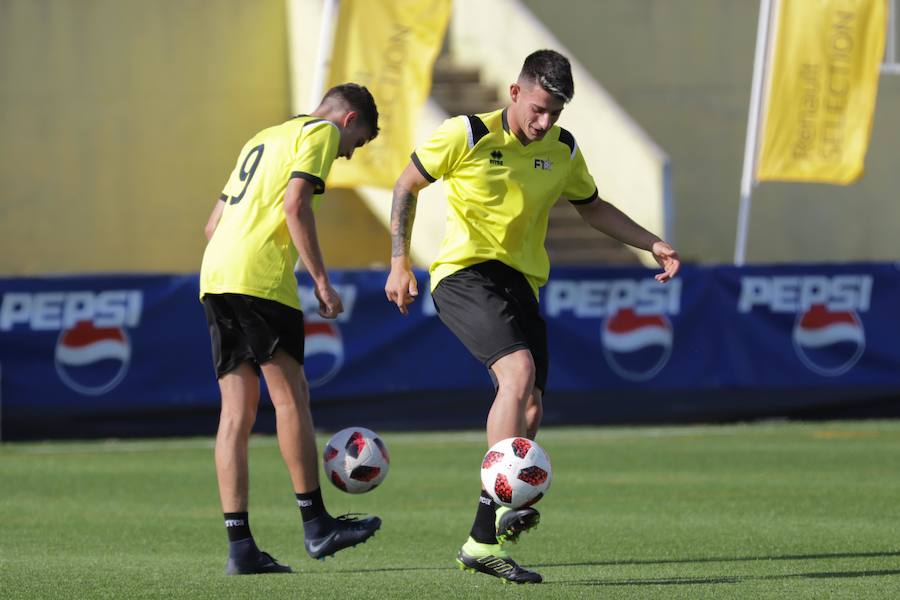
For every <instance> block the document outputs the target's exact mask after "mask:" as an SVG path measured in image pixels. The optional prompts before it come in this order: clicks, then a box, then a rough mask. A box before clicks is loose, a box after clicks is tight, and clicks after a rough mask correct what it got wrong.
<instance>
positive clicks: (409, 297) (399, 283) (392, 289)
mask: <svg viewBox="0 0 900 600" xmlns="http://www.w3.org/2000/svg"><path fill="white" fill-rule="evenodd" d="M384 295H385V296H387V299H388V301H389V302H393V303H394V304H396V305H397V310H399V311H400V314H401V315H403V316H404V317H405V316H406V315H408V314H409V309H408V308H407V307H408V306H409V305H410V304H412V303H413V302H415V300H416V296H418V295H419V284H418V282H417V281H416V276H415V274H414V273H413V272H412V269H411V268H410V267H409V264H408V259H407V260H405V261H396V260H391V272H390V274H389V275H388V278H387V283H385V284H384Z"/></svg>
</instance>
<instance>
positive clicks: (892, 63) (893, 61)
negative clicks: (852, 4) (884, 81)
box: [881, 0, 900, 75]
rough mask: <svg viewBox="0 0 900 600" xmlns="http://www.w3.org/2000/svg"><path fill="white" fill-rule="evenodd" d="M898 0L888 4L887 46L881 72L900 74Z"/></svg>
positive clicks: (892, 0)
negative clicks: (899, 59) (899, 60)
mask: <svg viewBox="0 0 900 600" xmlns="http://www.w3.org/2000/svg"><path fill="white" fill-rule="evenodd" d="M898 18H900V17H898V16H897V0H891V3H890V4H888V25H887V46H886V47H885V51H884V63H882V65H881V72H882V73H885V74H890V75H900V62H897V58H898V57H897V19H898Z"/></svg>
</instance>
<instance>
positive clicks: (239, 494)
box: [215, 362, 291, 575]
mask: <svg viewBox="0 0 900 600" xmlns="http://www.w3.org/2000/svg"><path fill="white" fill-rule="evenodd" d="M219 389H220V390H221V393H222V410H221V413H220V415H219V429H218V432H217V434H216V448H215V455H216V475H217V477H218V482H219V497H220V498H221V501H222V512H223V513H224V517H225V529H226V531H227V532H228V546H229V548H228V563H227V564H226V566H225V572H226V573H227V574H228V575H246V574H255V573H289V572H290V571H291V569H290V567H288V566H287V565H281V564H279V563H278V562H277V561H276V560H275V559H274V558H272V556H271V555H269V554H268V553H266V552H262V551H261V550H260V549H259V548H257V546H256V542H255V541H254V539H253V534H252V533H251V532H250V518H249V515H248V511H247V506H248V496H249V482H248V479H249V478H248V465H247V446H248V443H249V439H250V431H251V430H252V429H253V423H254V422H255V421H256V410H257V407H258V406H259V378H258V377H257V376H256V372H255V371H254V370H253V368H252V367H251V366H250V364H249V363H246V362H243V363H241V364H240V365H238V366H237V368H235V369H234V370H233V371H230V372H228V373H225V374H224V375H222V377H220V378H219Z"/></svg>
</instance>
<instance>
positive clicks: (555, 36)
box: [0, 0, 900, 440]
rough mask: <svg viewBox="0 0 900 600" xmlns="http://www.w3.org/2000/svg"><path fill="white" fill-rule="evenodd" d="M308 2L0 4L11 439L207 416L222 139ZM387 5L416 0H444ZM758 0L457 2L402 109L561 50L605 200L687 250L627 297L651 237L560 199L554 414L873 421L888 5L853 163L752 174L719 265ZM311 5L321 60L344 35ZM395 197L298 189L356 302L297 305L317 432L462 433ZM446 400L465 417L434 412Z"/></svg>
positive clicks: (484, 99)
mask: <svg viewBox="0 0 900 600" xmlns="http://www.w3.org/2000/svg"><path fill="white" fill-rule="evenodd" d="M766 1H768V0H766ZM327 4H328V3H325V2H322V1H321V0H287V1H285V0H258V1H256V2H253V3H247V2H240V1H236V0H215V1H213V0H206V1H203V0H195V1H177V2H176V1H168V0H159V1H154V2H132V1H120V0H84V1H74V0H72V1H67V0H2V1H0V71H2V74H3V77H2V78H0V131H2V132H3V135H2V136H0V153H2V161H0V179H2V181H4V192H3V195H2V200H0V215H2V219H0V240H2V250H3V251H2V252H0V276H2V279H0V293H2V294H3V305H2V307H0V313H2V314H0V411H2V412H0V427H2V429H0V432H2V438H3V439H5V440H9V439H20V438H32V437H44V436H57V435H72V436H76V437H78V436H91V435H103V436H106V435H143V434H175V433H208V432H210V431H212V429H213V428H214V425H215V412H216V410H217V391H216V388H215V384H214V381H213V380H212V376H211V370H210V367H209V365H208V362H209V359H208V349H207V347H206V345H207V341H206V332H205V330H204V326H203V321H202V314H201V312H200V305H199V303H197V302H196V299H195V298H194V293H195V287H194V286H195V285H196V283H195V279H196V272H197V270H198V265H199V260H200V257H201V255H202V251H203V247H204V238H203V235H202V226H203V223H204V221H205V218H206V215H207V214H208V211H209V210H210V207H211V206H212V204H213V203H214V202H215V201H216V198H217V194H218V192H219V190H220V188H221V186H222V183H223V182H224V180H225V179H226V177H227V175H228V173H229V172H230V169H231V168H232V164H233V160H234V156H235V152H236V150H237V149H238V148H239V147H240V146H241V144H242V143H243V141H244V140H245V139H246V138H247V137H248V136H249V135H251V134H252V133H253V132H255V131H257V130H258V129H260V128H262V127H264V126H266V125H268V124H271V123H275V122H279V121H281V120H283V119H285V118H288V117H289V116H290V115H292V114H296V113H298V112H302V111H304V110H309V109H310V104H311V100H310V98H311V97H312V96H313V95H315V93H316V91H315V89H314V88H315V87H316V85H320V84H317V82H316V75H317V73H322V72H320V71H317V69H318V68H319V67H318V65H320V64H321V63H322V58H321V48H322V47H323V44H322V39H321V36H322V35H323V32H325V34H324V35H326V38H327V36H328V35H329V33H328V32H329V31H330V30H329V28H328V27H324V28H323V26H322V23H323V13H324V12H325V11H326V7H327ZM395 4H399V5H401V6H402V7H403V8H404V9H405V10H406V12H407V13H414V12H415V11H416V10H418V11H421V14H425V13H426V12H428V11H433V10H434V7H437V6H441V5H443V6H446V5H447V3H441V2H437V3H434V4H432V3H429V2H407V3H404V2H401V1H400V0H398V2H397V3H395ZM763 4H764V3H760V4H758V3H756V2H749V1H743V0H692V1H691V2H671V1H668V0H604V1H602V2H576V1H571V2H558V3H547V2H537V1H533V0H503V1H500V0H497V1H494V2H490V3H485V2H475V1H474V0H456V1H455V2H453V3H452V9H451V14H450V17H449V24H448V26H447V33H446V36H445V37H444V38H443V40H442V41H440V39H439V42H440V43H439V48H435V49H434V51H435V52H436V53H437V58H436V61H435V62H434V65H433V70H432V69H431V67H429V73H428V74H429V75H432V74H433V83H432V85H431V86H430V87H429V88H427V91H428V99H427V102H426V103H425V105H424V107H423V108H422V109H421V110H419V111H412V113H413V114H412V117H413V123H414V124H415V140H420V139H422V137H424V136H425V135H427V133H429V132H430V131H432V130H433V128H434V127H435V126H436V125H437V124H438V123H440V121H441V120H442V119H443V118H446V116H447V115H453V114H459V113H472V112H483V111H487V110H490V109H493V108H495V107H497V106H499V105H501V104H502V103H503V102H504V99H505V97H506V96H505V94H506V89H507V86H508V84H509V82H510V81H511V80H512V79H513V78H514V76H515V74H516V72H517V70H518V68H519V66H520V64H521V61H522V59H523V58H524V56H525V55H527V54H528V53H529V52H531V51H533V50H534V49H536V48H540V47H554V48H557V49H559V50H561V51H563V52H564V53H567V54H568V55H569V56H570V58H571V59H572V61H573V65H574V68H575V79H576V95H575V99H574V101H573V102H572V103H571V105H570V106H569V107H567V109H566V111H565V112H564V114H563V117H562V120H561V122H560V124H561V125H563V126H565V127H567V128H569V129H570V130H572V131H573V132H574V133H575V134H576V137H577V139H578V141H579V144H580V145H581V146H582V148H584V150H585V153H586V156H587V157H588V159H589V161H590V166H591V170H592V172H593V173H594V176H595V178H596V180H597V182H598V185H599V187H600V193H601V196H603V197H604V198H607V199H609V200H610V201H612V202H614V203H616V204H617V205H619V206H621V207H622V208H623V209H624V210H625V211H626V212H628V213H629V214H631V215H633V216H635V218H636V219H637V220H639V221H640V222H641V223H643V224H644V225H646V226H648V227H649V228H650V229H653V230H655V231H657V232H660V233H662V234H664V235H665V236H667V237H668V238H670V239H671V240H672V241H673V242H674V243H675V245H676V247H677V248H678V249H679V251H680V252H681V255H682V257H683V258H684V259H685V260H686V261H687V262H688V263H689V267H688V269H687V270H686V271H685V273H684V276H683V277H682V278H681V280H680V282H679V283H677V284H676V286H673V287H671V288H669V289H668V290H667V291H665V292H661V291H659V290H655V289H651V288H648V287H647V284H646V281H647V279H648V278H649V277H650V275H651V273H652V272H651V271H647V270H645V267H646V266H648V265H647V256H641V255H639V254H635V253H633V252H631V251H629V250H628V249H625V248H623V247H622V246H620V245H619V244H617V243H616V242H614V241H613V240H609V239H604V237H603V236H602V235H601V234H598V233H596V232H594V231H593V230H590V229H589V228H587V227H586V226H584V225H583V224H582V223H580V221H579V220H578V218H577V215H576V213H575V212H574V211H573V210H571V208H570V207H568V206H566V205H563V204H560V205H559V206H557V207H556V208H555V209H554V211H553V216H552V221H551V228H550V233H549V235H548V241H547V247H548V251H549V253H550V255H551V260H552V262H553V266H554V271H553V274H552V278H553V280H554V281H556V282H557V283H556V285H555V287H554V286H553V284H551V286H550V287H548V289H547V290H545V296H544V299H543V304H544V307H545V311H548V312H549V314H548V318H549V319H550V320H551V324H550V326H551V331H556V332H557V333H556V335H555V338H554V339H553V340H551V345H552V348H551V352H552V353H553V356H554V363H555V367H554V368H555V371H554V372H553V373H552V374H551V389H554V384H553V382H556V386H555V389H556V392H557V393H556V397H557V398H558V403H557V404H555V405H554V406H555V408H554V410H551V411H548V421H549V422H550V423H558V424H564V423H572V422H588V423H652V422H671V421H677V422H691V421H697V420H723V419H724V420H728V419H740V418H755V417H764V416H805V417H821V416H835V415H857V416H863V415H876V414H877V415H884V414H894V412H895V408H896V406H897V404H898V402H897V400H898V398H897V391H898V390H900V378H898V377H900V375H898V372H900V369H898V368H897V367H898V366H900V354H897V350H896V348H895V346H896V344H895V342H894V340H896V339H898V337H900V325H898V321H897V319H896V318H895V316H894V313H895V311H894V309H893V306H896V301H897V299H898V296H897V294H898V293H900V280H898V275H897V269H896V268H895V264H896V263H895V261H896V260H897V258H898V250H897V248H898V246H897V241H896V231H897V224H898V223H900V202H898V196H897V186H896V173H897V171H898V167H900V160H898V156H900V154H898V146H897V142H896V139H897V136H896V132H897V131H898V130H900V77H897V76H896V75H895V74H893V73H894V72H895V71H896V68H897V67H896V55H897V48H896V46H897V37H898V33H897V28H896V26H895V22H896V19H897V17H896V11H895V8H896V7H895V2H887V3H885V6H889V7H890V8H889V10H891V11H893V12H892V14H891V15H890V18H889V19H887V21H888V23H887V24H886V25H887V26H888V32H889V33H888V36H887V41H886V50H885V57H884V59H883V61H884V62H885V66H884V67H883V68H882V70H883V73H882V75H881V77H880V81H879V87H878V96H877V104H876V109H875V113H874V117H873V127H872V136H871V143H870V145H869V149H868V153H867V155H866V163H865V175H864V177H862V178H861V179H860V180H859V181H857V182H856V183H854V184H853V185H849V186H837V185H819V184H809V183H766V184H764V185H759V186H758V187H756V188H755V190H754V200H755V203H754V205H753V208H752V211H751V213H750V221H749V236H748V244H747V261H748V263H751V265H750V266H748V267H745V268H743V269H740V268H735V267H731V266H729V263H731V261H732V256H733V252H734V247H735V223H736V221H737V211H738V197H739V184H740V180H741V173H742V171H741V169H742V162H743V160H744V145H745V136H746V133H747V113H748V110H747V108H748V103H749V100H750V92H751V81H752V75H753V68H754V48H755V40H756V36H757V24H758V15H759V11H760V6H762V5H763ZM354 5H355V6H356V7H357V9H359V8H360V7H363V4H360V3H354V2H353V1H352V0H345V1H344V2H342V3H340V7H341V9H340V10H348V9H349V8H351V7H353V6H354ZM365 6H366V7H367V8H364V9H365V10H372V6H374V5H365ZM332 26H333V27H335V29H334V30H333V31H334V32H335V33H334V43H333V50H334V52H335V53H339V52H341V51H342V48H347V47H350V46H351V45H352V44H350V41H351V40H353V39H355V38H354V37H353V36H354V35H355V34H353V33H352V32H350V33H347V31H346V30H341V29H340V27H338V26H334V25H332ZM397 27H401V28H402V27H406V28H407V30H412V25H410V24H409V23H405V24H404V23H400V24H399V25H397ZM398 31H399V29H398ZM400 37H402V36H400ZM398 39H399V38H398ZM326 41H327V40H326ZM395 42H396V43H397V44H400V46H396V47H393V48H392V47H387V48H381V49H373V51H372V53H373V54H378V51H381V52H382V54H383V56H382V58H383V59H384V61H386V62H387V63H390V62H391V61H394V62H396V63H398V64H400V63H403V62H409V60H410V56H409V55H405V54H404V53H409V52H414V51H415V49H414V47H413V46H404V45H403V44H404V43H406V42H403V41H402V40H401V41H399V42H398V41H397V40H395ZM410 43H411V42H410ZM414 56H418V54H416V55H414ZM394 66H396V65H394ZM389 67H391V65H390V64H388V66H387V67H385V68H389ZM381 75H382V77H381V79H380V80H379V79H378V76H377V75H373V74H372V73H368V74H365V73H362V72H360V77H359V78H358V79H361V80H363V81H362V82H363V83H368V84H369V85H370V87H372V88H373V90H374V91H375V92H376V100H379V102H380V108H381V109H382V112H383V114H386V115H389V119H388V120H386V121H385V123H384V129H385V130H386V131H387V130H389V129H390V128H391V126H392V121H391V119H394V120H395V122H399V120H400V118H401V116H400V115H397V114H395V113H396V110H395V111H394V112H393V113H392V110H391V106H392V102H391V97H392V96H391V93H390V91H391V90H390V87H389V86H387V84H385V77H386V75H385V74H384V73H382V74H381ZM323 77H324V79H325V81H326V83H327V80H328V76H327V74H325V75H323ZM366 77H369V78H371V81H365V79H366ZM379 90H380V91H381V93H382V97H381V98H379V96H378V95H379ZM409 149H410V147H409V146H406V147H405V150H404V152H408V150H409ZM364 152H365V151H364ZM360 155H361V156H362V155H363V154H362V153H360ZM401 160H405V156H404V157H401ZM354 162H356V161H354ZM383 175H384V176H385V178H386V179H388V180H392V177H393V176H394V175H393V174H391V173H383ZM362 183H365V182H362ZM389 197H390V196H389V191H388V190H386V189H384V188H380V187H377V186H373V185H362V184H361V183H357V184H355V185H349V186H346V187H340V188H339V187H332V188H331V189H329V190H328V191H327V193H326V194H325V197H324V199H323V201H322V202H321V204H320V207H319V212H318V215H317V222H318V227H319V231H320V238H321V240H322V245H323V250H324V254H325V257H326V262H327V264H328V265H329V267H330V268H332V269H334V270H335V271H336V275H335V277H336V280H337V281H339V282H340V283H341V284H342V285H343V286H344V287H343V291H344V292H345V293H347V294H349V295H350V296H351V297H350V302H349V304H350V305H351V307H352V308H351V310H349V311H348V314H347V315H346V316H345V318H344V319H343V320H341V321H339V322H338V323H336V324H330V325H329V324H323V323H311V324H310V325H309V327H310V328H311V329H310V331H309V332H308V333H309V334H310V336H311V339H313V340H314V343H313V344H311V349H310V352H311V353H313V354H315V353H318V354H317V355H316V356H312V355H311V356H309V359H310V370H311V371H313V373H312V378H313V379H318V381H319V383H318V384H317V385H318V387H317V389H315V390H314V392H313V395H314V403H315V405H316V407H317V408H316V410H317V411H318V413H317V414H321V424H322V425H323V426H324V427H333V426H339V425H340V421H341V420H342V418H343V417H342V415H344V414H346V412H347V411H348V410H351V409H353V410H359V411H361V413H360V414H361V415H362V416H363V417H365V418H369V417H371V418H372V419H374V420H375V422H373V423H372V426H387V427H390V426H396V427H404V428H405V427H418V426H424V427H428V426H432V427H443V426H454V427H464V426H477V425H478V423H479V422H480V420H481V416H480V415H481V413H480V412H479V409H478V408H477V407H479V406H484V404H483V403H484V402H485V401H486V399H489V397H490V384H489V381H488V379H487V377H486V375H485V374H484V373H483V370H482V369H481V368H480V367H479V366H478V365H477V364H476V363H475V362H474V361H473V360H471V359H470V358H469V357H468V356H467V355H465V353H464V351H463V350H462V348H461V346H459V345H458V343H457V342H456V341H455V340H453V339H452V338H450V337H449V336H448V335H447V334H446V332H445V331H443V329H442V328H441V327H440V325H439V324H438V323H437V321H436V319H435V317H434V315H433V314H432V313H433V311H429V303H428V299H427V298H425V299H423V302H421V303H420V305H421V306H422V308H421V314H417V315H416V318H414V319H410V320H406V321H401V319H400V318H399V317H396V316H395V315H392V314H391V313H390V311H389V310H388V309H389V306H388V305H386V303H385V302H384V301H383V298H380V297H379V295H380V288H381V285H382V283H383V282H382V281H381V279H383V276H384V272H385V271H384V269H385V265H386V262H387V259H388V248H389V246H390V242H389V237H388V234H387V231H386V228H385V226H384V222H385V220H386V218H387V213H388V211H389V204H390V200H389ZM419 204H420V209H419V211H420V213H419V218H418V220H417V226H416V227H417V228H416V235H415V236H414V240H413V241H414V252H415V256H416V258H417V261H418V264H419V266H420V267H422V268H424V267H427V265H428V262H429V259H430V257H431V256H432V255H433V253H434V251H435V248H436V245H435V244H436V243H437V241H438V240H439V239H440V234H441V231H442V227H443V204H442V198H441V190H440V185H439V184H438V185H435V186H432V187H431V188H429V190H428V191H427V193H426V194H424V195H423V200H422V201H421V202H420V203H419ZM302 286H303V284H301V287H302ZM301 291H302V290H301ZM547 294H550V296H548V295H547ZM642 319H643V320H642ZM648 319H649V320H648ZM79 327H81V329H79ZM826 330H827V331H826ZM823 336H824V337H823ZM823 340H824V341H823ZM97 344H99V346H97ZM617 344H618V345H617ZM92 345H93V346H92ZM88 347H92V348H94V350H91V349H90V348H88ZM86 348H87V349H86ZM96 348H101V350H96ZM102 348H106V350H105V351H104V350H102ZM636 348H637V349H638V350H640V351H638V350H636ZM317 361H318V362H317ZM460 398H463V400H462V402H463V403H464V404H467V405H471V406H472V407H473V409H474V410H473V411H470V412H471V413H472V414H471V418H470V419H469V418H462V417H459V418H458V419H457V417H456V416H455V415H457V414H458V413H462V412H464V411H455V410H454V409H453V408H452V407H453V406H455V403H456V402H459V401H460V400H459V399H460ZM376 406H377V407H378V408H377V409H376V408H374V407H376ZM426 406H427V407H428V409H427V410H426V409H425V407H426ZM413 407H420V408H421V409H422V410H412V411H410V410H408V409H409V408H413ZM451 413H452V414H453V415H454V416H453V417H448V416H447V415H449V414H451ZM379 415H388V416H381V417H379ZM390 415H393V416H390ZM397 415H403V418H399V417H398V416H397ZM269 427H271V422H270V421H266V420H265V419H263V420H262V422H261V423H260V428H261V429H262V430H266V429H267V428H269Z"/></svg>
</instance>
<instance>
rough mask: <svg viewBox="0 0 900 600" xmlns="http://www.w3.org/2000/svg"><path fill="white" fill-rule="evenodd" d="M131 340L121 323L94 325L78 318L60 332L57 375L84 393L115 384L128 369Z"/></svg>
mask: <svg viewBox="0 0 900 600" xmlns="http://www.w3.org/2000/svg"><path fill="white" fill-rule="evenodd" d="M130 360H131V342H130V340H129V339H128V334H127V333H125V330H124V329H123V328H121V327H97V326H96V325H94V323H92V322H91V321H79V322H78V323H75V325H74V326H72V327H70V328H69V329H64V330H62V331H61V332H60V335H59V338H58V339H57V342H56V353H55V356H54V362H55V365H56V372H57V373H58V374H59V378H60V379H61V380H62V382H63V383H64V384H65V385H66V386H68V387H69V388H71V389H73V390H75V391H76V392H78V393H79V394H83V395H86V396H99V395H101V394H105V393H106V392H109V391H110V390H112V389H113V388H115V387H116V386H117V385H119V383H121V382H122V379H124V378H125V374H126V373H127V372H128V364H129V362H130Z"/></svg>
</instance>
